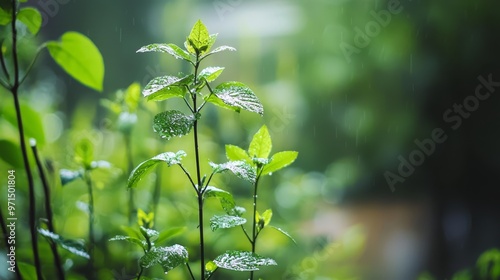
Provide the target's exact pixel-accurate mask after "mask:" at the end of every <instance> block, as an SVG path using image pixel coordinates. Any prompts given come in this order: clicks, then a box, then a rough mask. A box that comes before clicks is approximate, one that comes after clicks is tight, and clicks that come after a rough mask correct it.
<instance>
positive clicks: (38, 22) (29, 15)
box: [17, 7, 42, 35]
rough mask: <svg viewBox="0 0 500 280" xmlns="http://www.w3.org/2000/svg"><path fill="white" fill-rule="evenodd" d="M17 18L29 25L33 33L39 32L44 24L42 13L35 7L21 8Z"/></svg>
mask: <svg viewBox="0 0 500 280" xmlns="http://www.w3.org/2000/svg"><path fill="white" fill-rule="evenodd" d="M17 18H18V19H19V20H20V21H21V22H22V23H24V25H26V27H28V30H29V31H30V32H31V34H33V35H35V34H37V33H38V31H39V30H40V27H41V26H42V15H41V14H40V12H39V11H38V10H37V9H34V8H29V7H27V8H21V9H20V10H19V13H18V14H17Z"/></svg>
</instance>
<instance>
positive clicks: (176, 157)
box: [128, 150, 186, 188]
mask: <svg viewBox="0 0 500 280" xmlns="http://www.w3.org/2000/svg"><path fill="white" fill-rule="evenodd" d="M185 156H186V153H185V152H184V151H182V150H181V151H178V152H177V153H172V152H166V153H162V154H159V155H157V156H155V157H153V158H151V159H148V160H146V161H143V162H141V163H140V164H139V165H138V166H137V167H136V168H135V169H134V170H133V171H132V173H131V174H130V177H129V178H128V188H133V187H136V186H137V183H138V182H139V181H140V180H141V179H142V178H143V177H144V176H145V175H146V174H147V173H148V172H149V171H151V169H152V168H153V167H155V166H156V165H157V164H158V163H160V162H166V163H167V164H168V166H171V165H174V164H180V163H181V160H182V158H183V157H185Z"/></svg>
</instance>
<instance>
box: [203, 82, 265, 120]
mask: <svg viewBox="0 0 500 280" xmlns="http://www.w3.org/2000/svg"><path fill="white" fill-rule="evenodd" d="M214 94H215V96H217V97H218V98H219V99H220V100H221V101H222V102H223V103H224V104H226V105H228V106H230V107H237V108H240V109H243V110H247V111H250V112H254V113H258V114H260V115H263V114H264V107H262V104H261V103H260V101H259V99H258V98H257V96H256V95H255V94H254V93H253V91H252V90H251V89H250V88H249V87H247V86H246V85H245V84H243V83H240V82H225V83H222V84H220V85H218V86H217V87H216V88H215V89H214ZM208 101H210V102H212V103H214V102H213V101H212V100H210V99H209V100H208ZM215 104H216V105H219V104H217V103H215Z"/></svg>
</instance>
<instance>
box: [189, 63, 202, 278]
mask: <svg viewBox="0 0 500 280" xmlns="http://www.w3.org/2000/svg"><path fill="white" fill-rule="evenodd" d="M199 58H200V57H199V55H198V54H197V55H196V63H195V65H194V84H196V83H197V78H196V76H197V75H198V67H199V66H200V61H199ZM196 95H197V93H191V98H192V100H193V108H192V111H193V117H194V124H193V132H194V133H193V134H194V151H195V157H196V177H197V181H196V182H197V188H196V192H197V195H198V223H199V231H200V261H201V264H200V273H201V275H200V278H201V279H205V238H204V233H203V186H202V183H201V170H200V169H201V168H200V151H199V144H198V117H197V115H198V113H199V109H198V105H197V104H196V97H197V96H196Z"/></svg>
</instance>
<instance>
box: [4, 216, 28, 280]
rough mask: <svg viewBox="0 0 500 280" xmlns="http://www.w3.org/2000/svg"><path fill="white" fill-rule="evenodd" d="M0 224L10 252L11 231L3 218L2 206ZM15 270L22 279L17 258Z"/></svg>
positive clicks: (18, 277)
mask: <svg viewBox="0 0 500 280" xmlns="http://www.w3.org/2000/svg"><path fill="white" fill-rule="evenodd" d="M0 226H1V227H2V234H3V238H2V239H4V240H5V249H6V250H7V252H9V251H10V250H9V249H8V248H9V247H10V244H9V240H8V238H7V237H8V236H9V233H8V231H7V224H6V223H5V220H4V219H3V213H2V209H1V208H0ZM14 270H15V272H16V277H17V279H19V280H22V279H23V277H22V276H21V273H20V272H19V269H17V259H16V265H15V267H14Z"/></svg>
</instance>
